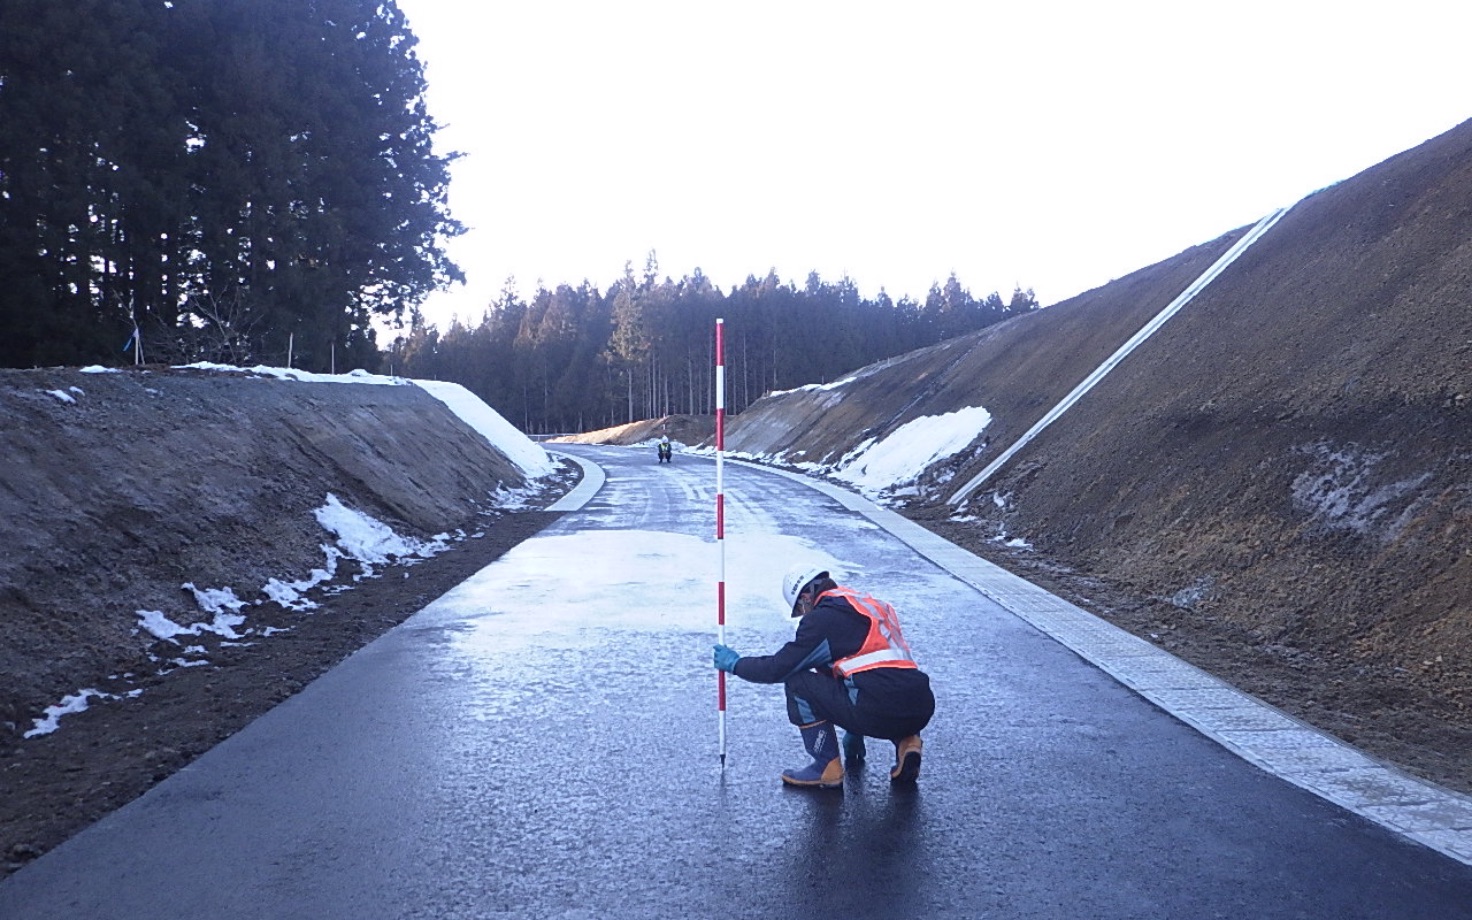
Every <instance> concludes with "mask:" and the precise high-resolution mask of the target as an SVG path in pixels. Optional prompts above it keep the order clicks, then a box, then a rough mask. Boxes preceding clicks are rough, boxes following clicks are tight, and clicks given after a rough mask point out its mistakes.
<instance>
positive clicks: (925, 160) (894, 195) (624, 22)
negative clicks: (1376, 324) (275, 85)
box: [399, 0, 1472, 324]
mask: <svg viewBox="0 0 1472 920" xmlns="http://www.w3.org/2000/svg"><path fill="white" fill-rule="evenodd" d="M399 6H400V7H401V8H402V9H403V11H404V12H405V14H406V15H407V16H408V17H409V20H410V24H411V27H412V28H413V30H414V31H415V33H416V34H417V35H418V36H419V37H420V39H421V44H420V47H419V52H420V56H421V59H422V60H424V61H425V65H426V70H427V75H428V78H429V81H430V103H431V106H432V111H433V114H434V115H435V117H436V118H437V119H438V120H439V121H440V122H441V123H442V124H443V125H445V130H444V131H443V132H442V133H441V135H440V144H441V149H442V150H459V151H462V152H464V153H465V154H466V157H465V158H464V159H462V160H461V161H460V162H459V163H458V164H457V165H456V166H455V168H454V173H453V176H454V178H453V183H452V187H451V206H452V208H453V209H454V212H455V214H456V215H457V216H458V217H459V218H460V219H461V220H462V221H463V222H465V223H466V224H468V225H470V226H471V227H472V228H473V229H472V230H471V232H470V233H469V234H467V235H466V236H464V237H462V238H461V239H459V240H457V241H455V242H454V243H453V244H452V246H451V253H452V255H453V256H454V257H455V259H456V260H457V261H458V262H459V264H460V265H461V266H462V267H463V268H464V269H465V270H466V272H467V273H468V274H469V276H470V284H469V285H468V286H467V287H464V288H459V289H457V290H456V291H455V292H453V293H448V294H440V295H436V296H435V297H434V298H432V299H431V301H430V302H429V303H428V304H427V306H426V313H427V315H428V316H429V318H430V319H431V321H433V322H437V323H440V324H444V323H445V322H447V321H448V319H449V317H450V316H451V315H452V314H458V315H459V316H460V317H461V318H462V320H468V321H476V320H478V319H479V318H480V316H481V314H482V312H483V311H484V308H485V306H486V304H487V303H489V302H490V301H491V300H492V299H494V298H495V297H496V295H497V293H498V292H499V291H500V290H501V288H502V287H503V285H504V283H505V281H506V279H507V277H508V276H515V278H516V281H517V287H518V289H519V290H520V292H521V293H522V294H523V295H524V296H525V295H529V294H530V293H531V292H532V291H534V290H535V288H536V285H537V283H538V282H539V281H541V282H543V283H545V284H546V285H547V286H549V287H551V286H554V285H556V284H559V283H564V282H566V283H570V284H577V283H579V282H580V281H582V280H583V279H585V278H586V279H587V280H589V281H591V282H593V283H594V284H595V285H596V286H598V287H599V288H600V289H605V290H606V289H607V287H608V286H609V285H610V284H611V283H612V282H614V281H615V280H616V279H617V278H619V277H620V276H621V275H622V272H623V266H624V263H625V262H626V261H632V262H633V264H634V268H635V271H636V272H641V271H642V269H643V266H644V260H645V256H646V255H647V253H648V252H649V251H650V250H655V251H656V252H657V253H658V258H659V265H660V274H661V276H665V275H669V276H672V277H675V278H679V277H681V276H683V275H685V274H688V273H690V272H691V271H693V270H694V269H695V268H696V267H700V268H701V269H702V270H703V271H704V272H705V273H706V275H707V276H709V277H710V278H711V279H712V280H713V281H714V282H715V283H716V284H718V285H720V286H721V288H722V289H723V290H729V289H730V288H731V287H732V286H734V285H737V284H739V283H741V282H742V281H743V280H744V279H745V277H746V276H747V275H748V274H756V275H758V276H760V275H763V274H765V273H766V271H767V269H769V268H775V269H776V270H777V272H778V274H779V275H780V276H781V277H782V278H783V279H784V280H788V281H795V282H797V283H798V284H801V283H802V282H803V281H804V280H805V278H806V276H807V273H808V272H809V271H812V270H816V271H818V272H819V273H820V274H821V275H822V276H823V278H824V279H825V280H829V281H836V280H838V279H839V278H840V277H842V276H843V275H844V274H847V275H848V276H849V277H851V278H853V279H854V280H855V281H856V282H857V283H858V285H859V289H860V292H861V293H862V294H863V295H864V296H873V295H874V294H876V293H877V292H878V290H879V288H880V287H881V286H883V287H884V288H886V289H887V290H888V291H889V293H890V294H891V295H892V296H894V297H895V298H898V297H900V296H902V295H905V294H909V295H911V296H913V297H915V298H917V299H920V298H923V297H924V294H925V292H926V290H928V288H929V286H930V284H931V283H932V282H933V281H943V280H944V279H945V277H946V276H947V275H948V274H949V273H950V272H952V271H955V272H956V273H957V275H958V276H959V278H960V280H961V281H962V282H963V283H964V284H965V285H966V286H967V287H969V288H970V289H971V291H972V292H973V294H976V295H978V296H980V295H983V294H985V293H988V292H990V291H992V290H997V291H999V292H1000V293H1002V294H1003V295H1004V296H1006V295H1007V294H1008V293H1010V291H1011V290H1012V288H1013V287H1014V286H1015V285H1017V284H1021V285H1022V286H1024V287H1032V288H1033V289H1034V290H1035V291H1036V292H1037V294H1038V297H1039V299H1040V300H1041V301H1042V302H1043V303H1044V304H1049V303H1056V302H1057V301H1059V300H1063V299H1066V298H1068V297H1070V296H1072V295H1074V294H1076V293H1079V292H1081V291H1084V290H1088V289H1090V288H1093V287H1096V286H1098V285H1101V284H1104V283H1107V282H1108V281H1110V280H1111V279H1113V278H1116V277H1120V276H1123V275H1125V274H1128V273H1129V272H1131V271H1134V270H1135V269H1137V268H1141V267H1143V266H1145V265H1148V264H1150V263H1152V262H1155V261H1158V260H1160V259H1162V258H1165V257H1168V256H1171V255H1174V254H1175V253H1177V252H1179V251H1181V250H1182V249H1184V248H1186V247H1188V246H1191V245H1194V244H1197V243H1201V242H1205V241H1207V240H1210V239H1213V238H1215V237H1217V236H1219V235H1220V234H1222V233H1225V232H1227V231H1228V230H1231V229H1234V228H1236V227H1239V226H1242V225H1244V224H1247V223H1251V222H1253V221H1255V220H1257V219H1258V218H1260V217H1261V216H1263V215H1264V214H1266V213H1268V212H1270V211H1271V210H1273V209H1274V208H1276V207H1280V206H1283V205H1287V204H1291V203H1292V202H1294V201H1296V200H1298V199H1299V198H1301V197H1302V196H1304V195H1305V194H1307V193H1309V192H1312V191H1314V190H1316V189H1319V188H1322V187H1324V186H1326V185H1329V184H1332V183H1334V182H1338V181H1341V180H1343V179H1347V178H1349V177H1350V176H1352V175H1354V174H1356V173H1358V172H1360V171H1362V170H1364V169H1366V168H1368V167H1369V166H1372V165H1374V164H1375V163H1377V162H1379V161H1381V160H1383V159H1385V158H1386V157H1388V156H1391V155H1393V154H1395V153H1398V152H1400V151H1402V150H1405V149H1408V148H1410V147H1412V146H1415V145H1416V144H1418V143H1420V142H1421V141H1423V140H1425V139H1427V138H1429V137H1432V136H1434V135H1436V134H1440V133H1441V132H1443V131H1446V130H1448V129H1450V128H1452V127H1454V126H1455V125H1457V124H1459V123H1460V122H1461V121H1463V120H1465V119H1466V118H1468V117H1472V101H1469V96H1468V95H1467V93H1466V87H1467V86H1468V79H1467V65H1466V60H1467V45H1466V41H1467V36H1468V35H1469V34H1472V5H1469V4H1465V3H1450V2H1446V0H1407V2H1401V3H1396V4H1392V5H1383V4H1371V3H1353V4H1346V3H1339V2H1333V3H1331V2H1320V0H1314V2H1300V0H1271V2H1265V0H1243V2H1237V3H1232V4H1225V5H1223V4H1205V3H1182V2H1179V0H1152V2H1144V0H1117V2H1110V3H1099V2H1096V0H1079V2H1059V0H1030V2H1026V3H1021V2H1010V3H986V2H926V0H916V2H911V3H906V4H895V3H892V2H890V3H882V4H881V3H870V2H842V3H840V2H829V0H803V2H791V0H788V2H780V3H779V2H771V0H746V2H742V3H719V4H717V3H691V2H688V0H682V2H665V0H571V2H561V3H525V2H515V3H512V2H505V0H490V2H486V3H482V4H467V3H464V2H463V0H399Z"/></svg>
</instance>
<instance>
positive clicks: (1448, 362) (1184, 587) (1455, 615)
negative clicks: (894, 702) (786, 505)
mask: <svg viewBox="0 0 1472 920" xmlns="http://www.w3.org/2000/svg"><path fill="white" fill-rule="evenodd" d="M1245 229H1246V228H1243V230H1240V231H1237V232H1235V233H1233V234H1229V235H1227V236H1225V237H1223V238H1222V239H1219V240H1216V241H1214V242H1212V243H1209V244H1206V245H1204V246H1201V247H1197V248H1196V249H1193V250H1189V251H1187V252H1185V253H1182V254H1181V255H1179V256H1176V257H1175V258H1173V259H1170V260H1167V261H1165V262H1162V263H1160V264H1158V265H1154V266H1150V267H1149V268H1146V269H1142V270H1141V271H1139V272H1136V273H1134V274H1132V275H1130V276H1128V277H1126V278H1123V279H1121V280H1119V281H1117V282H1114V283H1112V284H1110V285H1107V286H1105V287H1103V288H1100V289H1098V290H1095V291H1091V292H1089V293H1087V294H1084V295H1081V296H1080V297H1077V298H1074V299H1072V300H1070V301H1067V302H1065V303H1061V304H1058V305H1055V306H1052V307H1049V308H1047V309H1046V310H1043V311H1041V312H1039V313H1036V314H1033V315H1030V316H1024V317H1020V318H1018V319H1016V320H1014V321H1011V322H1009V323H1006V324H1003V325H1001V326H998V327H994V328H992V329H989V330H985V331H983V332H981V333H979V334H976V335H972V336H968V337H963V338H960V339H956V340H953V341H951V342H948V343H945V344H943V345H941V346H937V347H936V348H933V349H929V350H927V351H925V352H917V353H915V354H913V355H908V356H905V357H903V358H901V359H897V360H895V361H891V362H886V363H885V364H882V365H876V366H874V367H871V368H867V369H865V370H864V371H861V372H860V373H859V374H857V375H855V378H854V379H853V380H852V381H851V382H849V383H846V384H844V385H842V386H835V387H829V388H824V389H812V390H807V391H800V392H797V393H793V394H788V395H784V396H778V397H772V398H770V399H768V400H765V401H763V402H759V403H757V404H756V405H755V406H753V407H752V408H751V409H750V410H749V411H747V412H745V413H743V414H742V415H741V416H740V417H739V418H738V419H736V420H735V421H734V422H733V424H732V426H731V432H730V434H729V436H728V438H727V447H728V448H730V449H732V450H737V451H749V452H752V453H764V452H772V451H782V452H784V454H783V459H784V460H786V461H789V462H792V463H798V462H819V463H825V462H826V463H829V464H831V463H833V462H835V461H836V460H837V459H838V458H841V457H842V456H844V455H845V454H846V453H847V452H848V451H850V450H852V449H853V448H854V447H855V446H857V445H859V444H860V443H861V442H863V441H864V440H866V439H868V438H882V437H884V436H885V435H887V434H889V433H890V432H893V431H894V430H895V429H896V428H898V427H899V426H900V425H902V424H903V423H905V422H907V421H909V420H911V419H914V418H917V417H920V416H932V415H939V414H943V413H946V412H952V411H955V410H957V409H959V408H962V407H965V406H984V407H986V408H987V409H988V410H990V411H991V412H992V413H993V415H994V417H995V419H994V421H993V423H992V424H991V425H990V426H988V428H987V429H986V430H985V432H984V433H983V435H982V436H981V437H980V438H978V439H977V441H976V442H974V443H973V444H972V446H971V448H970V449H969V450H968V451H965V452H963V453H962V454H960V455H958V456H957V457H954V458H952V460H951V461H949V462H946V463H942V464H938V465H937V466H936V467H934V468H932V469H931V470H929V471H928V472H927V474H926V476H925V477H923V478H922V480H921V481H920V482H919V483H918V485H917V487H916V488H915V489H913V490H912V491H914V492H915V493H916V494H914V495H913V496H912V497H911V498H910V499H909V506H908V507H907V509H906V511H907V513H908V514H910V515H911V516H912V517H914V518H916V519H917V520H921V521H922V522H924V523H926V524H927V525H929V526H931V527H933V528H934V529H935V530H937V531H939V532H941V533H943V534H944V535H946V536H947V537H949V538H951V539H953V540H955V541H957V542H960V543H962V544H963V545H968V546H970V547H971V548H973V549H976V550H977V551H979V552H982V553H983V554H985V555H989V556H992V557H993V558H995V559H996V560H997V561H1000V562H1002V563H1003V564H1006V565H1009V566H1011V567H1013V568H1015V569H1018V570H1020V571H1022V572H1023V573H1024V574H1027V575H1029V576H1031V577H1034V578H1038V579H1040V580H1044V581H1046V582H1049V583H1050V584H1052V586H1053V587H1055V588H1056V589H1058V590H1060V591H1061V592H1063V593H1065V594H1067V595H1069V596H1071V597H1072V598H1073V599H1075V600H1076V601H1078V602H1080V603H1082V605H1083V606H1085V607H1086V608H1090V609H1093V610H1095V612H1097V613H1100V614H1102V615H1104V616H1106V617H1110V618H1112V619H1114V620H1116V621H1117V622H1119V623H1120V624H1121V625H1123V626H1125V627H1127V628H1130V629H1132V630H1134V631H1136V632H1137V633H1138V634H1140V635H1143V636H1146V637H1148V638H1151V639H1153V640H1154V641H1157V642H1159V643H1161V644H1162V645H1164V646H1165V647H1167V648H1169V649H1171V650H1172V651H1174V652H1176V653H1178V654H1181V655H1182V656H1183V657H1186V658H1187V659H1189V660H1192V661H1194V662H1195V663H1197V664H1199V665H1202V666H1203V667H1206V668H1207V669H1208V670H1212V671H1215V672H1217V673H1219V674H1221V675H1222V676H1224V677H1227V678H1228V679H1231V680H1233V681H1235V682H1236V683H1238V684H1239V685H1240V686H1243V687H1244V689H1247V690H1249V691H1250V692H1254V693H1256V694H1258V695H1259V696H1261V697H1263V698H1265V699H1267V700H1269V701H1270V702H1272V703H1275V704H1277V705H1279V706H1281V707H1283V708H1285V709H1287V710H1289V711H1291V712H1294V713H1296V714H1298V715H1300V716H1301V717H1304V718H1306V719H1307V720H1309V721H1312V722H1315V723H1317V724H1319V725H1320V726H1322V727H1324V728H1326V729H1328V730H1330V731H1333V732H1335V733H1337V734H1339V735H1340V736H1342V737H1344V738H1345V739H1347V740H1349V741H1351V742H1354V743H1356V744H1358V745H1360V746H1361V747H1363V748H1365V749H1367V750H1369V751H1371V752H1372V753H1377V754H1379V755H1381V756H1382V757H1385V758H1387V759H1390V760H1393V761H1395V762H1398V763H1399V764H1401V765H1403V766H1405V767H1407V768H1409V769H1411V770H1413V771H1415V772H1419V773H1421V774H1423V775H1426V776H1429V777H1432V778H1434V779H1436V780H1439V781H1441V782H1443V783H1445V784H1447V785H1449V786H1452V787H1454V788H1459V789H1462V790H1464V791H1472V711H1469V707H1472V411H1469V403H1472V122H1468V123H1466V124H1463V125H1461V126H1459V127H1458V128H1456V129H1454V130H1452V131H1450V132H1448V133H1447V134H1445V135H1443V136H1441V137H1438V138H1435V139H1433V140H1432V141H1429V142H1427V143H1426V144H1424V145H1422V146H1420V147H1418V148H1416V149H1414V150H1411V151H1407V152H1406V153H1403V154H1401V155H1399V156H1397V157H1394V158H1392V159H1390V160H1388V161H1386V162H1385V163H1382V164H1380V165H1379V166H1376V167H1375V168H1373V169H1371V170H1368V171H1367V172H1365V173H1363V174H1361V175H1360V176H1357V177H1355V178H1353V179H1350V180H1348V181H1345V182H1343V183H1341V184H1339V185H1336V186H1333V187H1331V188H1328V189H1325V190H1323V191H1321V192H1318V193H1316V194H1314V195H1312V196H1310V197H1309V198H1307V199H1305V200H1304V201H1302V202H1300V203H1298V204H1297V205H1296V206H1294V207H1293V208H1292V209H1291V210H1290V211H1289V212H1288V214H1287V215H1286V216H1285V217H1284V218H1283V219H1282V220H1281V221H1280V222H1279V223H1278V224H1277V226H1275V227H1274V228H1273V229H1272V230H1271V231H1270V232H1269V233H1268V234H1267V235H1266V236H1265V237H1263V239H1262V240H1260V241H1259V242H1258V243H1257V244H1256V245H1254V246H1253V247H1252V248H1251V249H1249V250H1248V251H1247V252H1246V253H1245V254H1244V255H1243V256H1242V257H1241V259H1239V260H1238V261H1237V262H1236V263H1234V264H1233V265H1232V266H1231V267H1229V268H1228V269H1227V270H1226V272H1225V273H1223V274H1222V275H1221V277H1220V278H1218V279H1217V280H1216V281H1215V282H1214V283H1213V284H1212V285H1210V286H1209V287H1208V288H1207V289H1206V290H1205V291H1204V292H1203V293H1202V294H1201V295H1200V296H1199V297H1197V298H1196V299H1195V300H1194V301H1192V302H1191V303H1190V304H1189V305H1188V306H1187V307H1186V308H1185V309H1184V311H1183V312H1181V313H1180V314H1179V315H1177V316H1176V317H1175V318H1174V319H1172V320H1171V321H1170V322H1169V323H1167V324H1166V325H1165V326H1164V327H1163V329H1162V330H1161V331H1160V332H1158V333H1157V334H1156V335H1155V336H1154V337H1153V338H1151V339H1150V340H1149V341H1148V342H1147V343H1145V345H1143V346H1142V347H1141V348H1140V349H1138V350H1137V351H1136V352H1134V353H1133V354H1131V355H1130V356H1129V357H1128V358H1126V359H1125V360H1124V361H1123V362H1122V363H1121V364H1120V365H1119V366H1118V367H1117V368H1116V370H1115V371H1114V372H1113V373H1112V374H1111V375H1110V376H1109V377H1108V378H1106V380H1105V381H1104V382H1103V383H1102V384H1100V385H1099V386H1098V387H1097V388H1095V389H1094V390H1093V391H1091V392H1090V393H1089V394H1088V395H1087V396H1086V397H1085V398H1084V399H1083V400H1082V401H1081V402H1080V403H1079V404H1078V405H1077V406H1075V407H1074V408H1073V409H1072V410H1070V412H1069V413H1068V414H1066V415H1065V416H1064V417H1063V418H1062V419H1061V420H1059V421H1058V422H1057V423H1055V424H1053V425H1052V426H1051V427H1050V428H1048V429H1047V430H1045V431H1044V432H1043V434H1042V435H1041V436H1040V437H1039V438H1038V439H1037V440H1035V441H1033V442H1032V443H1031V444H1030V445H1029V446H1028V447H1026V448H1025V449H1024V450H1023V451H1021V452H1020V453H1019V454H1018V455H1017V456H1016V457H1014V458H1013V459H1012V460H1011V461H1010V462H1009V464H1008V465H1007V466H1005V467H1004V468H1003V469H1002V470H1001V471H1000V473H999V474H998V475H997V476H995V477H994V478H993V479H992V480H991V481H989V482H988V483H986V484H985V486H984V487H983V488H982V489H981V490H980V491H979V492H978V493H977V494H975V495H974V496H973V497H972V498H971V500H970V501H968V502H966V503H965V505H964V507H962V508H960V509H957V508H954V507H952V506H951V505H950V504H948V503H947V502H946V498H948V497H949V496H950V495H951V494H952V493H953V491H954V490H955V489H956V488H957V487H958V486H959V485H960V484H962V483H965V482H967V481H968V480H970V479H971V477H973V476H974V475H975V474H977V473H979V472H980V471H981V469H982V468H983V467H984V466H985V465H986V464H987V463H989V462H990V461H991V460H992V459H993V458H995V457H996V456H997V455H998V454H999V453H1000V452H1001V451H1002V450H1004V449H1005V448H1006V447H1007V446H1008V445H1010V444H1011V443H1012V442H1013V441H1014V440H1015V439H1016V438H1017V436H1018V435H1020V434H1021V433H1023V432H1024V431H1026V430H1027V429H1028V428H1029V427H1030V426H1031V425H1032V424H1033V423H1034V422H1035V421H1036V420H1037V419H1039V418H1041V417H1042V416H1043V415H1044V414H1045V413H1046V412H1047V411H1048V409H1049V408H1051V407H1052V406H1053V405H1054V404H1055V403H1057V402H1058V401H1059V400H1060V399H1061V398H1062V397H1063V396H1064V395H1066V394H1067V393H1068V392H1069V391H1070V390H1071V389H1072V388H1073V387H1074V386H1075V385H1076V384H1077V383H1078V382H1079V381H1081V380H1082V379H1083V378H1084V377H1085V376H1086V375H1087V374H1088V373H1089V372H1090V371H1092V370H1093V369H1094V368H1095V367H1096V366H1098V365H1099V364H1100V362H1101V361H1102V360H1103V358H1104V357H1107V356H1108V355H1109V354H1111V353H1112V352H1113V351H1114V349H1115V348H1117V347H1118V346H1119V345H1120V344H1121V343H1123V342H1124V341H1125V340H1126V339H1127V338H1128V337H1129V336H1130V335H1131V334H1133V333H1134V331H1135V330H1136V329H1138V328H1139V327H1140V326H1142V325H1144V323H1145V322H1146V321H1147V320H1148V319H1149V318H1150V317H1151V316H1153V315H1154V314H1155V313H1156V312H1157V311H1158V310H1159V309H1160V308H1161V307H1163V306H1165V305H1166V304H1167V303H1169V302H1170V301H1171V300H1172V299H1174V298H1175V297H1176V296H1177V295H1178V294H1180V293H1181V292H1182V291H1183V290H1185V289H1186V287H1187V286H1188V285H1189V284H1190V282H1191V281H1193V280H1194V279H1195V278H1196V277H1197V275H1199V274H1200V273H1201V271H1202V270H1204V269H1205V268H1206V267H1207V266H1208V265H1210V264H1211V263H1212V262H1213V261H1214V260H1215V259H1216V258H1217V256H1218V255H1219V254H1220V253H1221V252H1224V251H1225V250H1226V249H1227V248H1228V247H1229V246H1230V245H1231V243H1232V242H1234V241H1235V239H1236V238H1237V237H1238V236H1239V235H1240V234H1241V233H1243V232H1245ZM1002 534H1005V535H1006V536H1007V537H1008V538H1013V539H1015V538H1021V539H1022V540H1025V541H1026V542H1027V543H1029V544H1030V545H1031V549H1030V550H1028V551H1014V550H1008V549H1007V548H1006V547H1005V546H1004V545H1003V543H1002V542H1001V541H999V540H998V539H997V538H998V537H999V536H1000V535H1002Z"/></svg>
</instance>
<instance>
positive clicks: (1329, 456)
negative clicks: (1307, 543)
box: [1292, 442, 1431, 540]
mask: <svg viewBox="0 0 1472 920" xmlns="http://www.w3.org/2000/svg"><path fill="white" fill-rule="evenodd" d="M1298 452H1299V453H1301V454H1305V455H1307V456H1308V457H1309V459H1310V464H1311V465H1310V468H1309V469H1307V470H1305V471H1304V472H1301V473H1299V474H1298V475H1297V476H1296V477H1294V479H1293V485H1292V492H1293V502H1294V504H1295V505H1297V506H1298V507H1299V508H1300V509H1302V510H1304V511H1306V512H1307V513H1308V515H1309V518H1310V519H1311V520H1314V521H1317V522H1318V523H1321V524H1323V525H1324V526H1326V527H1328V528H1330V529H1334V530H1348V531H1351V532H1353V533H1357V534H1360V535H1363V536H1372V535H1378V536H1379V537H1380V538H1381V539H1384V540H1393V539H1394V538H1395V537H1396V536H1397V535H1399V533H1400V531H1401V529H1402V528H1403V527H1404V526H1405V525H1406V523H1407V522H1408V521H1409V520H1410V518H1411V517H1412V516H1413V515H1414V513H1415V510H1416V508H1417V507H1419V505H1420V502H1419V500H1418V499H1417V497H1416V495H1415V493H1416V490H1417V489H1419V488H1420V487H1421V486H1422V485H1424V484H1425V483H1426V482H1427V481H1428V480H1429V479H1431V474H1430V473H1423V474H1421V475H1419V476H1413V477H1410V478H1408V479H1401V480H1396V481H1391V482H1386V481H1385V479H1384V477H1383V476H1380V475H1379V474H1378V470H1377V467H1378V466H1379V465H1380V463H1381V462H1382V461H1384V460H1385V458H1386V457H1387V456H1388V455H1387V454H1383V453H1380V454H1375V453H1369V452H1367V451H1362V450H1359V449H1357V448H1355V447H1354V446H1352V445H1346V446H1344V447H1339V448H1335V447H1332V446H1331V445H1329V444H1328V443H1326V442H1319V443H1316V444H1310V445H1307V446H1305V447H1300V448H1298ZM1396 506H1400V509H1399V510H1400V513H1399V514H1396V513H1395V512H1396Z"/></svg>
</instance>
